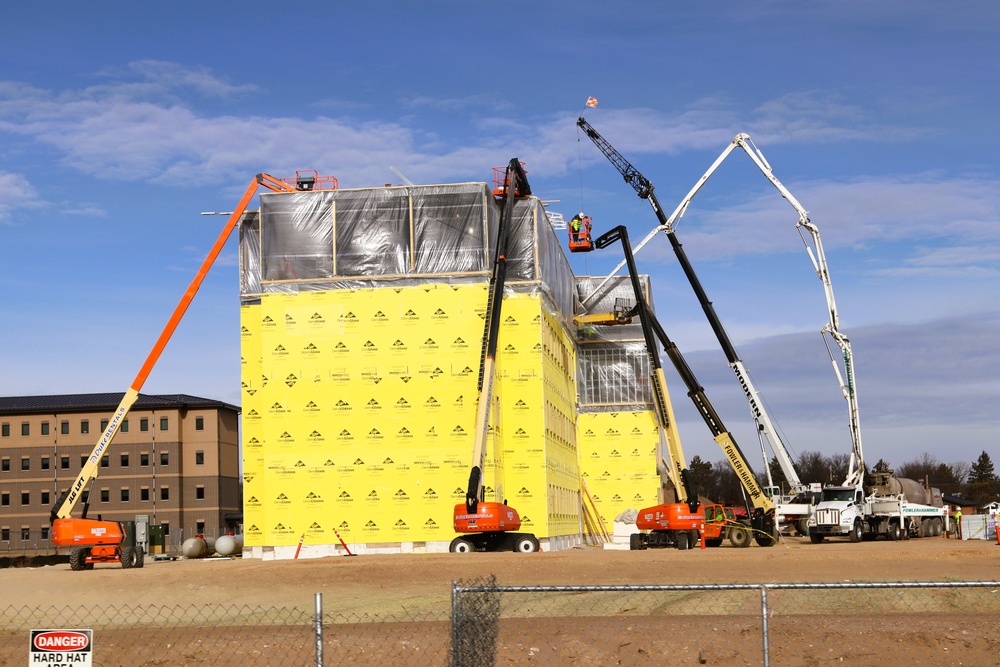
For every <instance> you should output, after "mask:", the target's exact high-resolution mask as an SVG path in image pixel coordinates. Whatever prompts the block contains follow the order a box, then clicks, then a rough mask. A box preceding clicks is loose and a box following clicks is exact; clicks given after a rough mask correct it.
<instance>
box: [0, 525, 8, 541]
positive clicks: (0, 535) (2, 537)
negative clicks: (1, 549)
mask: <svg viewBox="0 0 1000 667" xmlns="http://www.w3.org/2000/svg"><path fill="white" fill-rule="evenodd" d="M0 541H2V542H10V528H0Z"/></svg>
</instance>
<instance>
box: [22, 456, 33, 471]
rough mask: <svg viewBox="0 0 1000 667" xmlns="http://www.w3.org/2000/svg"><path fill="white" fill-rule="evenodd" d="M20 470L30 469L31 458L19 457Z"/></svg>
mask: <svg viewBox="0 0 1000 667" xmlns="http://www.w3.org/2000/svg"><path fill="white" fill-rule="evenodd" d="M21 470H31V459H29V458H28V457H27V456H25V457H24V458H23V459H21Z"/></svg>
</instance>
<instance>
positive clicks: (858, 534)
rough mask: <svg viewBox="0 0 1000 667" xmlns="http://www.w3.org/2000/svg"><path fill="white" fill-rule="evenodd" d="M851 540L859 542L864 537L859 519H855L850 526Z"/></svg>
mask: <svg viewBox="0 0 1000 667" xmlns="http://www.w3.org/2000/svg"><path fill="white" fill-rule="evenodd" d="M850 537H851V542H860V541H861V540H862V538H863V537H864V533H863V532H862V531H861V519H855V520H854V525H853V526H851V534H850Z"/></svg>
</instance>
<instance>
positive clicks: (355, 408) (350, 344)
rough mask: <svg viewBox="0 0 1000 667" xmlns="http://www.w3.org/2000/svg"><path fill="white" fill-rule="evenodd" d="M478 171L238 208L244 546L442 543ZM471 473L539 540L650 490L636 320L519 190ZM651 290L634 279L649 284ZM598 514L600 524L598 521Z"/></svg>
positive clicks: (458, 431)
mask: <svg viewBox="0 0 1000 667" xmlns="http://www.w3.org/2000/svg"><path fill="white" fill-rule="evenodd" d="M494 195H495V191H494V189H493V188H491V187H490V185H489V184H487V183H485V182H480V183H459V184H450V185H426V186H407V187H384V188H368V189H350V190H348V189H344V190H341V189H336V187H325V188H324V187H315V188H313V189H310V190H303V191H298V192H293V193H264V194H262V195H261V196H260V210H259V211H258V212H256V213H254V214H248V215H246V216H245V217H244V219H243V221H242V222H241V225H240V241H239V243H240V262H241V266H240V269H241V270H240V273H241V332H242V338H241V340H242V344H241V353H242V369H243V370H242V383H243V398H242V407H243V429H242V448H243V472H244V490H243V497H244V531H245V554H246V555H248V556H254V557H261V558H287V557H291V556H293V555H294V554H295V553H301V556H302V557H306V556H322V555H330V554H334V553H343V551H344V546H342V545H344V544H346V545H350V549H351V550H352V552H357V553H378V552H400V551H404V552H405V551H446V550H447V549H448V544H449V542H450V541H451V540H452V538H453V537H455V533H454V532H453V528H452V510H453V508H454V507H455V505H456V504H457V503H461V502H463V501H464V500H465V492H466V489H465V481H466V479H467V478H468V473H469V468H470V460H471V458H472V452H473V437H474V434H473V431H474V426H475V422H476V407H477V406H476V403H477V399H478V392H477V386H478V381H479V371H480V356H481V350H482V347H481V343H482V340H483V330H484V322H485V318H486V310H487V286H488V285H487V284H488V281H489V276H490V268H491V265H492V263H493V255H494V253H495V247H493V244H494V243H495V239H496V237H497V225H498V221H499V218H500V211H499V209H498V206H497V201H496V199H495V196H494ZM510 224H511V227H510V247H509V248H508V253H507V255H506V258H507V280H506V288H505V294H504V301H503V310H502V318H501V324H500V333H499V349H498V352H497V358H496V366H497V373H496V383H495V390H494V392H493V401H494V402H493V409H492V412H491V418H490V424H489V432H488V441H487V452H488V456H487V463H486V466H485V469H484V479H485V482H486V495H487V496H488V497H496V499H497V500H498V501H502V500H506V502H508V503H509V504H510V505H511V506H514V507H516V508H517V511H518V512H519V513H520V516H521V519H522V529H524V530H528V531H530V532H532V533H534V534H535V535H536V536H537V537H538V538H539V539H540V540H541V542H542V547H543V549H546V550H555V549H560V548H566V547H569V546H572V545H575V544H579V543H580V542H581V541H582V540H583V539H584V538H585V535H586V534H587V533H599V532H601V529H602V525H599V524H603V529H605V530H606V529H608V528H610V526H611V521H612V519H613V518H614V516H615V515H616V514H618V513H619V512H621V511H622V510H624V509H626V508H629V507H633V508H636V507H644V506H648V505H650V504H655V503H656V502H657V501H658V500H657V499H658V497H659V490H660V486H661V483H660V478H659V476H658V473H657V469H656V466H657V461H658V460H659V456H658V454H657V448H658V446H659V433H658V429H657V427H656V422H655V419H654V417H653V413H652V411H651V408H650V397H649V383H648V358H647V356H646V353H645V349H644V347H643V344H642V335H641V333H638V332H636V331H634V330H632V329H633V326H634V325H633V326H624V327H614V328H611V327H604V326H593V327H591V326H587V327H583V328H580V327H578V326H577V325H576V324H575V322H574V316H575V315H577V314H578V313H580V312H582V310H583V307H582V305H581V301H582V300H584V299H587V298H588V297H590V298H589V300H588V301H587V303H586V308H587V310H588V311H589V312H600V311H601V309H603V308H606V309H607V310H609V311H610V310H611V309H612V307H613V305H614V302H615V299H616V298H619V297H622V293H621V292H622V291H625V292H626V294H625V296H626V297H628V298H632V295H631V289H630V286H629V283H628V281H627V280H624V281H612V282H610V283H608V285H607V286H605V287H604V288H603V289H602V291H601V292H600V293H599V294H597V295H594V296H591V295H590V292H591V291H592V287H594V286H596V285H597V282H598V281H596V280H592V279H585V278H577V277H575V276H574V275H573V272H572V270H571V269H570V265H569V262H568V260H567V258H566V255H565V254H564V252H563V249H562V244H561V239H560V238H559V237H558V236H557V235H556V233H555V231H553V229H552V227H551V225H550V224H549V221H548V218H547V217H546V212H545V209H544V207H543V206H542V203H541V201H540V200H539V199H537V198H535V197H524V198H518V199H517V200H516V201H515V206H514V215H513V219H512V220H511V221H510ZM647 285H648V282H647ZM598 516H599V517H600V519H599V520H598V518H597V517H598Z"/></svg>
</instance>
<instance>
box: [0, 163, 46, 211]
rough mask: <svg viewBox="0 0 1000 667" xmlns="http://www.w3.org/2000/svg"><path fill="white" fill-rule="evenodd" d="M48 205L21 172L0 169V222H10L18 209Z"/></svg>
mask: <svg viewBox="0 0 1000 667" xmlns="http://www.w3.org/2000/svg"><path fill="white" fill-rule="evenodd" d="M46 206H48V203H46V202H45V201H44V200H42V199H41V198H40V197H39V196H38V191H37V190H36V189H35V187H34V186H33V185H32V184H31V182H30V181H29V180H28V179H27V178H25V177H24V176H22V175H21V174H13V173H10V172H7V171H0V223H2V222H8V223H9V222H10V221H11V219H12V218H13V217H14V215H15V212H16V211H17V210H19V209H37V208H44V207H46Z"/></svg>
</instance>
